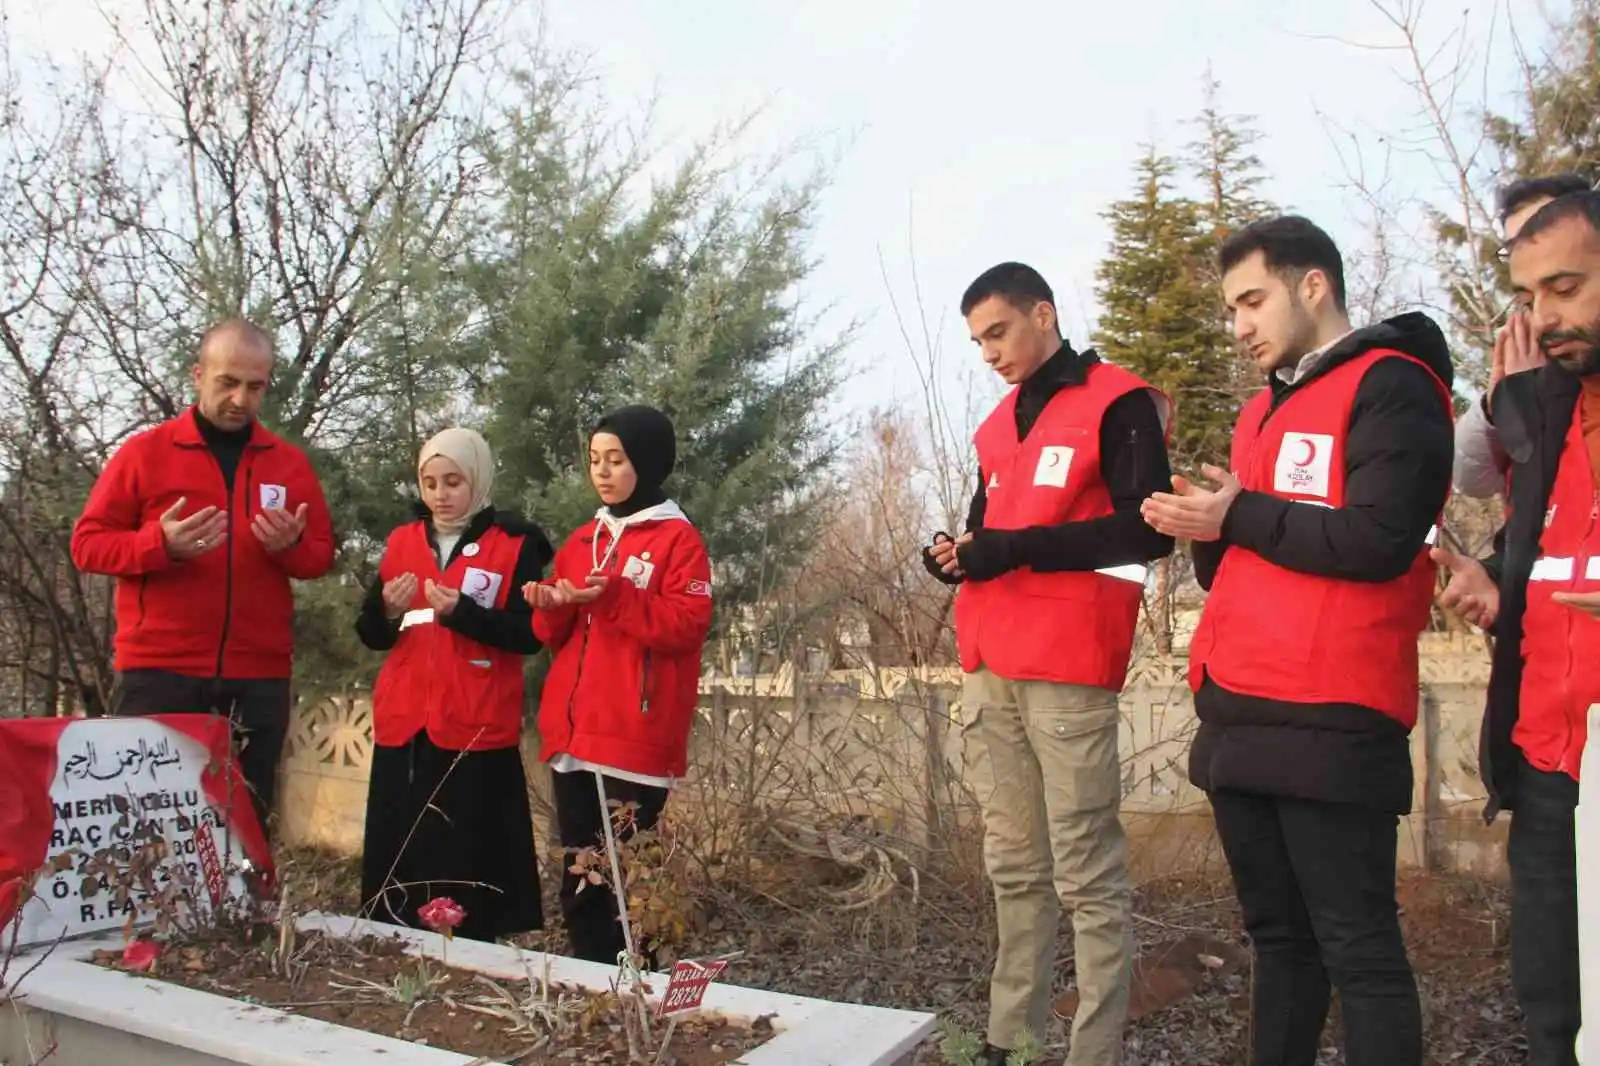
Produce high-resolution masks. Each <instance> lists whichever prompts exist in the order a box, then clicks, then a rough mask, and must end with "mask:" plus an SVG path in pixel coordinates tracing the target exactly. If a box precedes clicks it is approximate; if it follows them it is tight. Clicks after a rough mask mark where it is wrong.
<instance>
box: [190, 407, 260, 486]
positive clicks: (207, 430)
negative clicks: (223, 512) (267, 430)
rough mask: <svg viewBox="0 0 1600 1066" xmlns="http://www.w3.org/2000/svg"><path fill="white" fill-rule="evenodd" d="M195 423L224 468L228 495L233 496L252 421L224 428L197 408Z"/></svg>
mask: <svg viewBox="0 0 1600 1066" xmlns="http://www.w3.org/2000/svg"><path fill="white" fill-rule="evenodd" d="M194 424H195V425H196V426H198V427H200V436H201V437H202V438H204V440H205V442H206V447H207V448H209V449H210V450H211V454H212V455H213V456H215V457H216V460H217V465H218V466H220V467H221V468H222V481H223V484H225V485H227V486H228V496H229V497H230V498H231V497H232V496H233V475H234V474H235V473H237V472H238V470H239V460H240V458H242V457H243V455H244V449H245V445H247V444H249V443H250V430H251V428H252V425H251V423H246V424H245V426H244V428H243V429H222V428H220V427H218V426H217V425H216V424H215V423H213V422H212V421H211V420H210V419H208V418H206V416H205V415H203V414H201V413H200V411H199V409H198V408H197V409H196V410H195V412H194Z"/></svg>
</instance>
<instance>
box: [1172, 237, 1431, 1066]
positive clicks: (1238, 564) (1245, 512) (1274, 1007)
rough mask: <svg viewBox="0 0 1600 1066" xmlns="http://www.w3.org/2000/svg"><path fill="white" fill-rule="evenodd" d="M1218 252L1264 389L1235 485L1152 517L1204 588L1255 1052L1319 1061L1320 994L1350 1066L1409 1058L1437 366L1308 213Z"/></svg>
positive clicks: (1206, 713) (1222, 827)
mask: <svg viewBox="0 0 1600 1066" xmlns="http://www.w3.org/2000/svg"><path fill="white" fill-rule="evenodd" d="M1221 260H1222V270H1223V282H1222V287H1223V295H1224V297H1225V298H1226V300H1227V306H1228V309H1229V311H1230V313H1231V314H1232V316H1233V332H1234V335H1235V336H1236V337H1237V338H1238V339H1239V341H1240V342H1241V343H1242V344H1243V345H1244V347H1245V348H1246V349H1247V350H1248V352H1249V355H1250V356H1251V358H1253V359H1254V360H1255V362H1256V365H1257V366H1259V367H1260V368H1261V370H1262V371H1263V372H1265V373H1266V374H1267V375H1268V377H1267V384H1266V387H1265V388H1264V389H1262V390H1261V392H1259V393H1257V394H1256V396H1255V397H1253V398H1252V399H1251V400H1250V401H1249V402H1248V403H1246V404H1245V406H1244V408H1243V409H1242V410H1241V411H1240V413H1239V418H1238V421H1237V423H1236V424H1235V426H1234V436H1233V449H1232V458H1231V461H1230V467H1231V472H1230V471H1227V470H1221V469H1218V468H1216V467H1212V466H1207V467H1205V468H1204V473H1205V475H1206V477H1208V478H1210V479H1211V480H1213V481H1214V482H1216V483H1217V488H1215V489H1210V490H1208V489H1203V488H1200V487H1198V486H1196V485H1192V484H1190V483H1189V482H1187V481H1185V480H1184V479H1182V478H1175V479H1173V488H1174V491H1173V492H1170V493H1157V494H1155V495H1154V496H1152V497H1151V499H1150V501H1149V502H1148V503H1147V504H1146V505H1145V514H1146V516H1147V517H1148V519H1149V520H1150V523H1151V525H1152V526H1154V527H1155V528H1156V529H1158V530H1160V531H1162V532H1164V533H1169V534H1171V535H1173V536H1175V537H1181V538H1185V539H1188V540H1192V541H1193V542H1194V563H1195V575H1196V577H1197V578H1198V580H1199V582H1200V584H1201V585H1202V586H1203V587H1205V588H1207V589H1209V592H1210V595H1209V596H1208V597H1207V600H1206V604H1205V610H1204V612H1203V613H1202V615H1201V619H1200V625H1199V628H1198V630H1197V631H1196V632H1195V635H1194V637H1193V639H1192V640H1191V642H1190V649H1189V662H1190V674H1189V684H1190V687H1191V689H1193V690H1194V692H1195V712H1196V715H1197V716H1198V717H1199V719H1200V729H1199V732H1198V733H1197V734H1196V737H1195V740H1194V745H1193V748H1192V750H1191V751H1190V757H1189V759H1190V761H1189V777H1190V780H1191V781H1193V782H1194V784H1195V785H1196V786H1197V787H1199V788H1201V789H1203V790H1204V791H1205V792H1206V793H1207V795H1208V796H1209V798H1210V800H1211V807H1212V813H1213V816H1214V818H1215V820H1216V826H1217V833H1218V836H1219V837H1220V838H1221V841H1222V847H1223V850H1224V853H1225V854H1226V856H1227V859H1228V865H1229V867H1230V868H1231V870H1232V873H1233V879H1234V885H1235V889H1236V891H1237V893H1238V897H1239V905H1240V909H1241V911H1242V912H1243V917H1244V924H1245V929H1246V930H1247V931H1248V932H1249V934H1250V937H1251V940H1252V943H1253V945H1254V949H1255V955H1256V964H1255V978H1254V982H1253V990H1252V995H1253V1006H1252V1011H1251V1016H1252V1032H1251V1043H1252V1045H1253V1052H1254V1054H1253V1057H1252V1059H1251V1061H1253V1062H1255V1063H1256V1064H1257V1066H1312V1063H1313V1062H1315V1061H1316V1058H1317V1048H1318V1044H1319V1042H1320V1038H1321V1034H1322V1027H1323V1022H1324V1020H1325V1019H1326V1016H1327V1012H1328V1004H1329V997H1330V985H1331V986H1332V987H1333V988H1337V989H1338V990H1339V1002H1340V1005H1341V1011H1342V1013H1343V1018H1344V1044H1345V1056H1346V1058H1345V1061H1346V1062H1347V1063H1349V1066H1419V1064H1420V1063H1421V1061H1422V1022H1421V1014H1420V1010H1419V1007H1418V1002H1417V987H1416V981H1415V979H1414V977H1413V975H1412V972H1411V965H1410V962H1409V960H1408V959H1407V957H1406V949H1405V945H1404V943H1403V942H1402V940H1401V937H1400V923H1399V918H1398V913H1397V907H1396V903H1395V849H1396V844H1397V834H1398V823H1399V819H1398V816H1399V815H1401V814H1405V813H1407V812H1409V811H1410V809H1411V795H1412V771H1411V756H1410V745H1409V740H1408V738H1409V734H1410V732H1411V728H1412V726H1413V725H1414V724H1415V722H1416V716H1417V699H1418V683H1417V637H1418V635H1419V633H1420V632H1421V630H1422V629H1423V627H1424V626H1425V625H1426V624H1427V621H1428V615H1429V611H1430V607H1431V604H1432V599H1433V582H1434V567H1433V564H1432V562H1430V560H1429V558H1428V544H1429V543H1430V542H1431V540H1432V539H1433V534H1434V524H1435V522H1436V521H1437V519H1438V516H1439V513H1440V511H1441V510H1442V509H1443V507H1444V503H1445V499H1446V497H1447V496H1448V494H1449V488H1450V473H1451V459H1452V453H1453V450H1454V440H1453V435H1454V430H1453V424H1452V415H1451V410H1452V409H1451V397H1450V381H1451V377H1452V373H1451V365H1450V352H1449V349H1448V347H1447V346H1446V344H1445V339H1444V337H1443V335H1442V334H1441V333H1440V331H1439V328H1438V327H1437V326H1436V325H1434V323H1433V322H1432V321H1430V320H1429V319H1428V318H1426V317H1424V316H1423V315H1420V314H1406V315H1401V316H1399V317H1397V318H1392V319H1389V320H1387V321H1385V322H1381V323H1379V324H1377V325H1373V326H1369V327H1367V328H1365V329H1359V330H1352V329H1351V328H1350V321H1349V318H1348V316H1347V314H1346V311H1345V289H1344V269H1343V264H1342V261H1341V259H1340V256H1339V250H1338V248H1337V247H1335V245H1334V243H1333V241H1332V240H1331V239H1330V238H1329V237H1328V235H1327V234H1326V233H1324V232H1323V231H1322V230H1320V229H1318V228H1317V227H1316V226H1315V225H1313V224H1312V223H1310V222H1308V221H1306V220H1305V219H1303V218H1298V217H1293V216H1289V217H1284V218H1277V219H1270V220H1266V221H1262V222H1258V223H1254V224H1252V225H1250V226H1246V227H1245V228H1243V229H1241V230H1240V231H1238V232H1237V233H1235V234H1233V235H1231V236H1230V237H1229V238H1228V240H1227V241H1226V242H1225V243H1224V244H1223V247H1222V250H1221Z"/></svg>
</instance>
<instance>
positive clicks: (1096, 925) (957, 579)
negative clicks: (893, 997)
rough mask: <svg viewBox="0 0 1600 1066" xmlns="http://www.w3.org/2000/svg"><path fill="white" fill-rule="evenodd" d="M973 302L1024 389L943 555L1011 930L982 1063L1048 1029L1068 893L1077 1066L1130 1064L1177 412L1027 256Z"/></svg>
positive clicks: (978, 323)
mask: <svg viewBox="0 0 1600 1066" xmlns="http://www.w3.org/2000/svg"><path fill="white" fill-rule="evenodd" d="M961 313H962V314H963V315H964V316H965V317H966V320H967V326H968V328H969V329H970V330H971V331H972V339H973V341H974V342H976V343H977V344H978V346H979V347H980V348H981V350H982V352H983V359H984V362H985V363H987V364H988V365H989V366H990V367H992V368H993V369H994V371H995V372H996V373H997V374H999V375H1000V377H1001V379H1002V380H1004V381H1005V382H1006V384H1008V385H1011V386H1013V388H1012V389H1011V390H1010V392H1008V393H1007V394H1006V397H1005V399H1003V400H1002V401H1001V402H1000V404H999V405H998V406H997V407H996V408H995V409H994V411H993V412H992V413H991V414H990V415H989V417H988V418H987V419H985V420H984V422H983V424H982V425H981V426H980V427H979V428H978V431H977V433H976V434H975V436H974V438H973V443H974V446H975V448H976V450H977V453H978V489H977V492H976V494H975V495H974V496H973V499H972V506H971V508H970V510H969V511H968V513H967V528H966V531H965V532H963V533H962V535H961V536H960V537H958V538H956V539H954V540H952V539H951V538H950V537H949V536H948V535H947V534H942V533H941V534H936V535H935V537H934V543H933V544H932V545H930V546H929V547H927V548H926V549H925V552H924V559H925V561H926V564H927V567H928V569H929V570H930V572H932V573H933V574H934V576H936V577H938V578H940V579H941V580H944V581H947V582H951V583H959V584H960V589H959V591H958V592H957V593H956V642H957V644H958V645H959V648H960V653H961V669H962V670H963V671H964V673H965V677H964V680H963V687H962V694H961V727H960V728H961V741H962V755H963V761H964V763H965V764H966V766H965V770H966V773H967V778H968V781H969V782H970V784H971V785H972V788H973V791H974V792H975V793H976V794H977V798H978V802H979V804H980V806H981V807H982V809H983V823H984V846H983V853H984V864H985V867H986V868H987V871H988V874H989V881H990V883H991V885H992V886H993V890H994V900H995V924H996V926H997V929H998V934H999V941H1000V943H999V950H998V952H997V953H996V957H995V964H994V973H993V975H992V977H991V978H990V982H989V1026H988V1037H987V1041H986V1045H985V1047H984V1048H983V1050H982V1052H981V1053H980V1056H979V1059H978V1061H979V1062H981V1063H983V1064H984V1066H1000V1064H1003V1063H1004V1062H1005V1061H1006V1058H1007V1055H1008V1054H1009V1052H1010V1051H1011V1050H1014V1049H1015V1048H1016V1047H1017V1044H1018V1042H1019V1041H1020V1040H1022V1039H1023V1038H1024V1037H1025V1036H1028V1035H1031V1036H1032V1037H1033V1039H1035V1040H1037V1041H1040V1042H1042V1041H1043V1039H1044V1036H1045V1029H1046V1026H1047V1025H1048V1023H1049V1021H1050V984H1051V975H1052V974H1054V972H1055V951H1056V927H1057V923H1058V921H1059V918H1060V912H1061V905H1062V904H1066V906H1068V907H1069V908H1071V910H1072V930H1073V960H1074V963H1073V964H1074V967H1075V969H1076V972H1077V985H1078V1004H1077V1008H1076V1013H1075V1016H1074V1018H1073V1020H1072V1049H1071V1053H1070V1055H1069V1057H1068V1059H1067V1062H1068V1064H1069V1066H1116V1063H1119V1062H1121V1061H1122V1029H1123V1023H1124V1022H1125V1021H1126V1019H1127V1013H1128V999H1129V993H1130V975H1131V969H1130V967H1131V964H1132V939H1131V936H1130V924H1131V920H1132V902H1131V896H1130V886H1129V883H1128V871H1127V858H1128V847H1127V838H1126V836H1125V835H1124V833H1123V828H1122V822H1121V819H1120V816H1119V810H1120V807H1121V800H1122V774H1121V764H1120V761H1119V759H1118V752H1117V733H1118V723H1119V720H1120V719H1119V716H1118V714H1117V694H1118V692H1120V691H1121V689H1122V683H1123V680H1124V677H1125V675H1126V673H1127V669H1128V660H1129V657H1130V655H1131V654H1132V649H1133V642H1134V635H1135V630H1136V628H1137V626H1138V619H1139V606H1140V602H1141V599H1142V595H1143V592H1144V584H1145V577H1146V569H1147V568H1146V565H1145V564H1147V563H1148V562H1150V561H1151V560H1153V559H1158V558H1160V557H1162V556H1165V555H1170V554H1171V552H1172V540H1171V538H1169V537H1166V536H1164V535H1162V534H1160V533H1157V532H1155V531H1154V530H1152V529H1150V528H1149V527H1148V526H1147V525H1145V523H1144V521H1143V520H1142V519H1141V518H1140V516H1139V505H1140V503H1141V502H1142V501H1143V500H1144V498H1145V497H1146V496H1147V495H1148V494H1149V493H1151V492H1153V491H1156V490H1158V489H1160V488H1162V487H1164V486H1165V485H1167V483H1168V479H1169V478H1170V477H1171V474H1172V468H1171V466H1170V464H1169V461H1168V458H1167V427H1168V425H1169V423H1170V417H1171V413H1172V411H1171V404H1170V403H1169V402H1168V400H1167V398H1166V397H1165V396H1163V395H1161V393H1159V392H1158V391H1156V390H1155V389H1153V388H1152V387H1151V386H1149V385H1148V384H1146V383H1145V382H1144V381H1141V380H1140V379H1139V378H1138V377H1136V376H1135V375H1133V374H1131V373H1129V372H1128V371H1126V370H1124V369H1122V368H1121V367H1117V366H1113V365H1111V364H1110V363H1106V362H1103V361H1101V359H1100V357H1099V356H1097V355H1096V354H1095V353H1094V352H1093V351H1085V352H1077V351H1074V350H1073V349H1072V346H1071V345H1069V344H1067V343H1066V341H1065V340H1064V339H1063V338H1062V336H1061V330H1060V327H1059V325H1058V323H1057V320H1056V310H1055V297H1054V295H1053V294H1052V292H1051V290H1050V287H1049V285H1047V284H1046V283H1045V280H1044V278H1042V277H1040V276H1039V274H1038V272H1037V271H1035V270H1033V269H1032V268H1030V267H1027V266H1024V265H1023V264H1021V263H1002V264H1000V265H999V266H997V267H994V268H992V269H991V270H988V271H986V272H985V273H984V274H983V275H982V276H980V277H979V278H978V279H977V280H976V281H974V282H973V283H972V285H971V286H969V287H968V289H967V291H966V294H965V295H963V296H962V298H961Z"/></svg>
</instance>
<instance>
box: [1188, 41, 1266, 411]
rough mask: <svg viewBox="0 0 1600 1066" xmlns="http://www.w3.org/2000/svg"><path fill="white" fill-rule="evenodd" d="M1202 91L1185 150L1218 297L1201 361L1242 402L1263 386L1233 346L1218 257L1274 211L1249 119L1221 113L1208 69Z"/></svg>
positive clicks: (1216, 87)
mask: <svg viewBox="0 0 1600 1066" xmlns="http://www.w3.org/2000/svg"><path fill="white" fill-rule="evenodd" d="M1202 93H1203V105H1202V107H1201V109H1200V114H1199V115H1198V116H1197V117H1196V118H1194V119H1193V120H1192V124H1193V125H1194V126H1195V127H1196V130H1197V134H1198V135H1197V137H1196V138H1195V140H1194V141H1192V142H1190V144H1189V146H1188V153H1187V157H1186V162H1187V163H1188V165H1189V167H1190V170H1191V173H1192V174H1193V176H1194V178H1195V180H1196V181H1197V182H1198V184H1199V187H1200V191H1201V195H1200V196H1199V197H1198V201H1197V206H1198V209H1199V212H1200V219H1201V224H1202V226H1203V229H1204V232H1203V234H1202V238H1201V241H1200V248H1199V251H1200V254H1201V255H1202V256H1203V257H1204V261H1205V265H1206V267H1207V270H1208V271H1209V274H1210V277H1211V279H1212V285H1213V290H1214V292H1215V294H1216V326H1217V336H1216V338H1215V341H1214V344H1213V346H1212V349H1211V351H1210V352H1209V354H1207V355H1204V356H1201V357H1200V358H1202V359H1204V360H1208V361H1209V362H1208V366H1210V367H1211V368H1212V369H1213V370H1214V371H1216V372H1217V376H1218V377H1219V378H1220V377H1222V376H1226V378H1227V379H1228V381H1229V382H1230V388H1231V394H1232V399H1233V401H1234V402H1235V403H1237V404H1243V403H1244V401H1245V400H1246V399H1248V398H1249V396H1250V394H1251V393H1253V392H1254V391H1255V390H1256V389H1258V388H1260V387H1261V374H1260V372H1259V371H1258V370H1257V369H1256V367H1255V364H1253V363H1251V362H1250V361H1249V360H1248V359H1244V358H1241V357H1240V356H1239V354H1238V349H1237V346H1236V345H1235V344H1234V342H1233V338H1232V336H1231V332H1232V326H1231V323H1230V321H1229V316H1228V309H1227V305H1226V303H1225V301H1224V300H1223V296H1222V273H1221V262H1220V260H1219V259H1218V253H1219V252H1220V251H1221V248H1222V243H1223V242H1224V241H1225V240H1227V238H1228V234H1230V233H1232V232H1233V231H1234V230H1236V229H1238V228H1239V227H1241V226H1244V225H1247V224H1248V223H1251V222H1254V221H1256V220H1257V219H1261V218H1270V217H1271V216H1273V215H1275V214H1277V213H1278V209H1277V207H1276V205H1274V204H1273V203H1272V202H1271V201H1269V200H1267V199H1266V198H1265V197H1263V196H1262V195H1261V194H1260V192H1259V188H1260V186H1261V184H1262V183H1263V182H1264V181H1265V179H1266V174H1265V173H1264V171H1263V168H1262V164H1261V159H1260V157H1259V156H1257V155H1256V154H1255V151H1254V146H1255V144H1256V143H1257V142H1258V141H1259V140H1260V139H1261V135H1260V133H1259V132H1258V131H1257V130H1256V129H1255V128H1254V126H1253V125H1251V123H1252V122H1253V119H1252V117H1251V116H1248V115H1235V114H1229V113H1227V112H1226V111H1224V110H1223V107H1222V101H1221V94H1222V85H1221V83H1220V82H1218V81H1217V80H1216V79H1215V78H1214V77H1212V75H1211V68H1210V66H1209V65H1208V66H1207V68H1206V74H1205V80H1204V82H1203V84H1202ZM1224 372H1225V373H1224Z"/></svg>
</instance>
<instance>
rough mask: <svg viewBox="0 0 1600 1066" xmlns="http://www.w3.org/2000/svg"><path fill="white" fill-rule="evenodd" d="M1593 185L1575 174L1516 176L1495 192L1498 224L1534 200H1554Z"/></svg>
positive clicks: (1587, 189) (1503, 222)
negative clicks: (1498, 216) (1498, 212)
mask: <svg viewBox="0 0 1600 1066" xmlns="http://www.w3.org/2000/svg"><path fill="white" fill-rule="evenodd" d="M1593 187H1594V186H1593V184H1592V183H1591V182H1590V181H1589V179H1587V178H1584V177H1581V176H1579V175H1577V174H1546V175H1544V176H1543V177H1538V178H1518V179H1517V180H1516V181H1513V182H1512V183H1511V184H1509V185H1506V186H1503V187H1502V188H1501V189H1500V191H1499V192H1498V193H1496V194H1495V202H1496V203H1497V204H1499V205H1500V208H1499V210H1500V225H1502V226H1504V225H1505V224H1506V219H1508V218H1510V217H1511V216H1512V215H1513V214H1515V213H1516V212H1517V211H1519V210H1521V209H1522V208H1524V207H1526V206H1528V205H1529V204H1531V203H1533V201H1535V200H1554V199H1556V198H1557V197H1559V196H1567V195H1569V194H1571V193H1575V192H1588V191H1589V190H1590V189H1592V188H1593Z"/></svg>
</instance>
